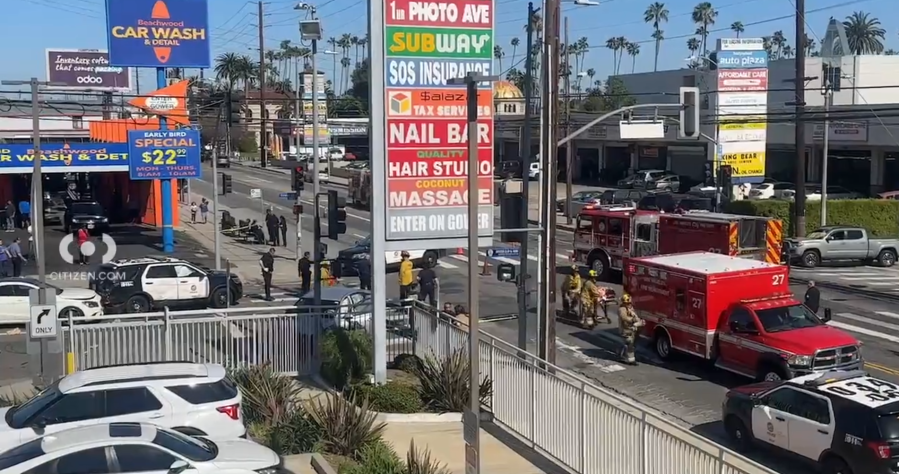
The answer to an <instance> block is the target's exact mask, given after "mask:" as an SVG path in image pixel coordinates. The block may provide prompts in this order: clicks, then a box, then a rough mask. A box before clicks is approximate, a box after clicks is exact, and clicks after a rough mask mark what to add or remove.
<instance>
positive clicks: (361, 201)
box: [347, 170, 371, 209]
mask: <svg viewBox="0 0 899 474" xmlns="http://www.w3.org/2000/svg"><path fill="white" fill-rule="evenodd" d="M347 201H349V204H350V205H358V206H361V207H362V208H363V209H370V208H371V171H369V170H365V171H359V172H356V173H353V174H352V175H350V177H349V179H348V180H347Z"/></svg>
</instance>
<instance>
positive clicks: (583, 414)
mask: <svg viewBox="0 0 899 474" xmlns="http://www.w3.org/2000/svg"><path fill="white" fill-rule="evenodd" d="M580 406H581V416H579V417H577V422H578V423H579V424H580V425H581V429H580V430H578V431H580V433H581V439H580V444H581V466H580V469H578V471H579V472H587V422H586V419H587V387H586V386H584V383H583V382H581V403H580Z"/></svg>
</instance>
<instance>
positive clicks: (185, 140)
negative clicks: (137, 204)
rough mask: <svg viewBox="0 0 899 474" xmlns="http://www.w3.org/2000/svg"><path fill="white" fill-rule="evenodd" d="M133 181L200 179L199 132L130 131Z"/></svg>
mask: <svg viewBox="0 0 899 474" xmlns="http://www.w3.org/2000/svg"><path fill="white" fill-rule="evenodd" d="M128 149H129V150H130V155H131V157H132V158H131V160H130V166H129V169H128V171H129V173H130V175H131V179H133V180H138V179H172V178H199V177H200V175H201V173H202V164H201V163H200V132H199V131H197V130H130V131H129V132H128Z"/></svg>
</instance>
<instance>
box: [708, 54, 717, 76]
mask: <svg viewBox="0 0 899 474" xmlns="http://www.w3.org/2000/svg"><path fill="white" fill-rule="evenodd" d="M717 70H718V52H717V51H712V52H711V53H709V71H717Z"/></svg>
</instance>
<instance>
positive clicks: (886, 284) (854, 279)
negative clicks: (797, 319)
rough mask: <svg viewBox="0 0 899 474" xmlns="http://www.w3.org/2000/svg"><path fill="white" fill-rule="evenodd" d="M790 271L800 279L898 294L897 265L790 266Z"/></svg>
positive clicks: (898, 271) (898, 275)
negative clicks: (886, 266) (885, 266)
mask: <svg viewBox="0 0 899 474" xmlns="http://www.w3.org/2000/svg"><path fill="white" fill-rule="evenodd" d="M790 271H791V272H792V276H794V277H798V278H802V279H807V280H815V281H821V282H827V283H834V284H840V285H845V286H849V287H856V288H867V289H869V290H873V291H880V292H887V293H896V294H899V268H897V267H888V268H884V267H871V266H858V267H819V268H800V267H792V268H791V269H790Z"/></svg>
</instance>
